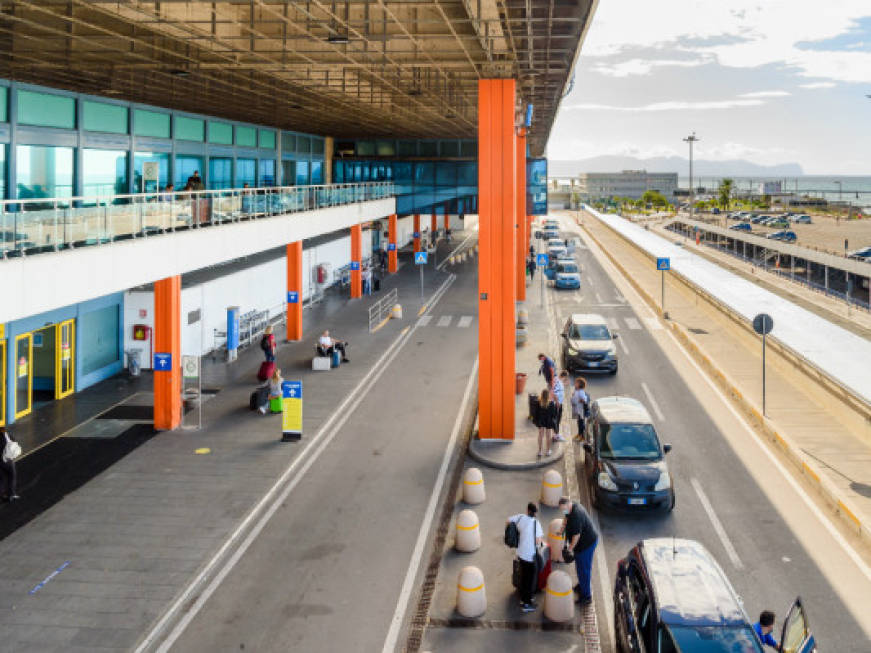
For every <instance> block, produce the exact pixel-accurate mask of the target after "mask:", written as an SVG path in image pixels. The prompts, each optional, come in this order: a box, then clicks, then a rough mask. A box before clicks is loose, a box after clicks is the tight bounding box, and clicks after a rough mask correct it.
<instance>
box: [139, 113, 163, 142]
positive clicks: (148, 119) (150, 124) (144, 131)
mask: <svg viewBox="0 0 871 653" xmlns="http://www.w3.org/2000/svg"><path fill="white" fill-rule="evenodd" d="M133 121H134V123H135V125H136V126H135V128H134V132H135V134H136V135H137V136H150V137H151V138H169V114H168V113H160V112H158V111H147V110H145V109H136V110H135V111H134V112H133Z"/></svg>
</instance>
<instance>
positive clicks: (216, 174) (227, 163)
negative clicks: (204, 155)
mask: <svg viewBox="0 0 871 653" xmlns="http://www.w3.org/2000/svg"><path fill="white" fill-rule="evenodd" d="M208 187H209V190H223V189H225V188H232V187H233V159H231V158H229V157H216V156H213V157H212V158H211V159H209V183H208Z"/></svg>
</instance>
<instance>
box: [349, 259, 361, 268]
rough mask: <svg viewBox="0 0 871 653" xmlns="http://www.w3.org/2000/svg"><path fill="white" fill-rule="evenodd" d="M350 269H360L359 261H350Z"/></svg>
mask: <svg viewBox="0 0 871 653" xmlns="http://www.w3.org/2000/svg"><path fill="white" fill-rule="evenodd" d="M351 269H352V270H359V269H360V261H351Z"/></svg>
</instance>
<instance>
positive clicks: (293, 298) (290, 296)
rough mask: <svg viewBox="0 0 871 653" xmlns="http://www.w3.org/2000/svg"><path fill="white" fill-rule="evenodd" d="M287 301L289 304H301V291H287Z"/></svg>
mask: <svg viewBox="0 0 871 653" xmlns="http://www.w3.org/2000/svg"><path fill="white" fill-rule="evenodd" d="M287 303H288V304H299V293H298V292H297V291H295V290H288V291H287Z"/></svg>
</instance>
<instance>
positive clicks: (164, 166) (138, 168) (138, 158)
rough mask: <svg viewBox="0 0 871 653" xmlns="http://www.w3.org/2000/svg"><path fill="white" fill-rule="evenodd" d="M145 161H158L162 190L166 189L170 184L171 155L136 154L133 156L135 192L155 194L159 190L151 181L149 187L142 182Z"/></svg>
mask: <svg viewBox="0 0 871 653" xmlns="http://www.w3.org/2000/svg"><path fill="white" fill-rule="evenodd" d="M145 161H157V162H158V163H159V164H160V180H159V185H160V189H163V188H166V185H167V184H168V183H169V154H168V153H166V152H136V154H134V155H133V192H134V193H153V192H155V191H157V190H160V189H158V188H155V187H154V182H151V181H149V182H148V186H144V185H143V181H142V164H143V163H144V162H145Z"/></svg>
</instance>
